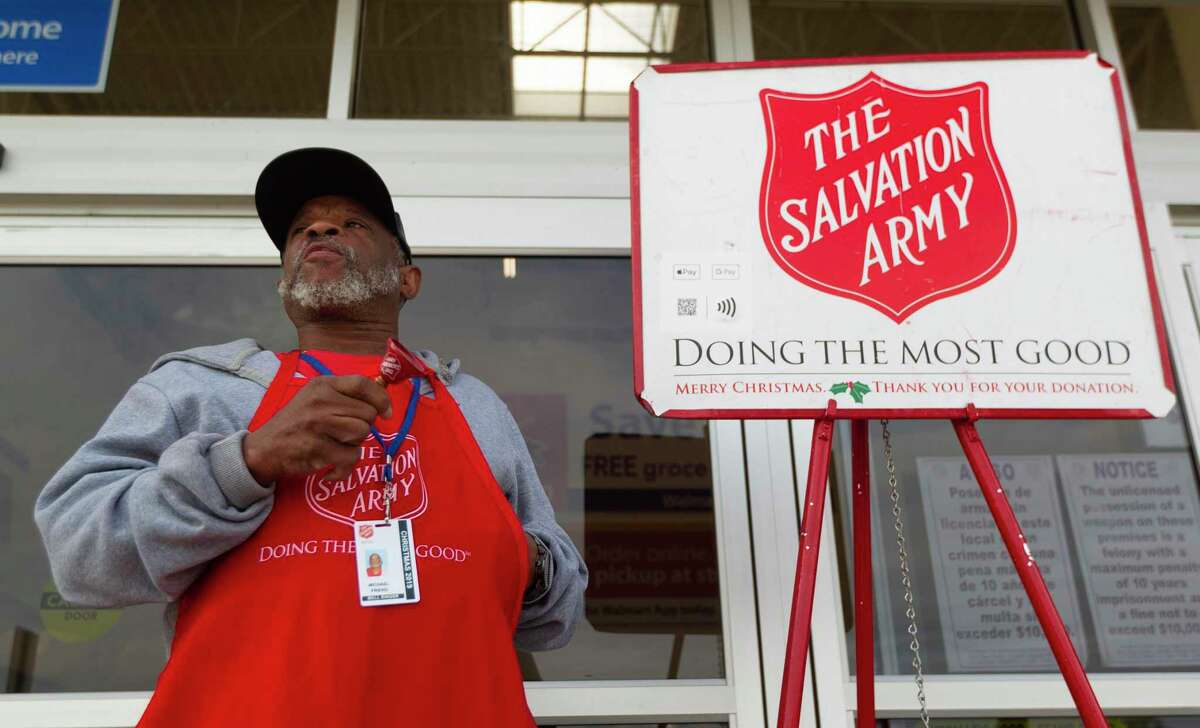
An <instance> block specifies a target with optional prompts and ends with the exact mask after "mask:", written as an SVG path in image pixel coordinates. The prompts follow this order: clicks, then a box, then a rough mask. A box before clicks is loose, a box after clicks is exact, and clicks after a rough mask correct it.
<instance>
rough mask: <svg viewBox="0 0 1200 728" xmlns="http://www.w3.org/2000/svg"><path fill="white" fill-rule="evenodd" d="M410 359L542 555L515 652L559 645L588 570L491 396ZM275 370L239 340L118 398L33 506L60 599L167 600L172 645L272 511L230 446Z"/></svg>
mask: <svg viewBox="0 0 1200 728" xmlns="http://www.w3.org/2000/svg"><path fill="white" fill-rule="evenodd" d="M417 353H418V355H419V356H420V357H421V358H422V359H423V360H424V361H425V362H426V363H427V364H429V365H430V366H431V367H432V368H433V369H434V370H435V371H437V372H438V374H439V377H440V378H441V379H442V381H443V382H445V383H446V385H447V389H448V390H449V392H450V394H451V395H452V396H453V397H454V399H455V401H456V402H458V405H459V407H460V408H461V409H462V412H463V415H464V416H465V417H466V420H467V423H468V425H470V428H471V432H472V433H473V434H474V435H475V439H476V440H477V441H478V443H479V446H480V449H481V450H482V451H483V454H484V456H485V457H486V458H487V461H488V464H489V465H490V466H491V469H492V473H493V474H494V475H495V476H496V481H497V482H498V483H499V484H500V487H501V488H502V489H503V491H504V495H505V497H506V498H507V499H508V502H509V504H511V505H512V508H513V511H514V512H515V513H516V514H517V518H518V519H519V520H520V522H521V525H522V526H523V527H524V529H525V530H526V531H527V532H529V533H530V534H531V535H533V536H534V537H535V538H537V539H538V540H539V541H541V542H542V543H543V544H545V545H546V547H547V548H548V549H549V551H550V553H551V555H552V557H553V559H552V562H553V563H552V568H553V572H552V573H553V576H552V580H551V585H550V588H549V589H548V590H546V591H544V592H543V593H541V594H537V595H533V596H532V597H531V598H530V599H529V600H528V601H527V602H526V603H525V605H524V608H523V609H522V611H521V619H520V622H519V624H518V626H517V633H516V637H515V643H516V646H517V647H520V648H521V649H526V650H538V649H551V648H555V647H561V646H562V645H564V644H566V643H567V641H568V640H569V639H570V637H571V633H572V632H573V631H574V628H575V624H576V622H577V621H578V620H579V617H580V615H581V614H582V611H583V591H584V588H585V587H586V586H587V568H586V567H585V566H584V564H583V560H582V559H581V558H580V556H579V552H578V551H577V550H576V548H575V546H574V545H573V544H572V543H571V539H570V537H569V536H567V534H566V533H565V532H564V531H563V530H562V528H561V527H560V526H559V525H558V523H557V522H555V520H554V511H553V509H552V507H551V506H550V502H549V500H548V499H547V498H546V493H545V491H544V490H543V489H542V485H541V482H540V481H539V480H538V476H537V472H536V471H535V470H534V465H533V461H532V459H531V458H530V456H529V450H528V448H527V446H526V444H525V440H524V438H523V437H522V436H521V433H520V431H519V430H518V429H517V424H516V422H515V421H514V420H513V417H512V414H511V413H510V412H509V411H508V408H507V407H506V406H505V405H504V403H503V402H502V401H501V400H500V398H499V397H497V396H496V393H495V392H493V391H492V390H491V389H490V388H489V387H488V386H487V385H486V384H484V383H482V382H480V381H479V380H478V379H475V378H474V377H471V376H468V375H466V374H462V373H460V372H459V371H458V369H459V363H458V360H452V361H449V362H445V363H443V362H439V360H438V358H437V356H436V355H435V354H433V353H431V352H425V351H422V352H417ZM278 369H279V360H278V358H276V356H275V354H274V353H272V352H269V351H264V350H263V349H262V348H261V347H260V346H259V345H258V343H257V342H256V341H254V340H253V339H238V340H237V341H232V342H229V343H227V344H221V345H218V346H206V347H200V348H196V349H189V350H187V351H182V352H176V353H173V354H167V355H166V356H163V357H161V358H160V359H159V360H158V361H156V362H155V363H154V366H152V367H151V368H150V371H149V373H147V374H146V375H145V376H143V377H142V378H141V379H139V380H138V381H137V382H136V383H134V385H133V386H132V387H130V389H129V391H128V392H127V393H126V394H125V396H124V397H123V398H122V399H121V401H120V402H119V403H118V404H117V406H116V409H114V410H113V412H112V414H111V415H109V417H108V419H107V420H106V421H105V423H104V424H103V425H102V426H101V427H100V431H99V432H97V433H96V436H95V437H93V438H92V439H91V440H89V441H88V442H87V443H85V444H84V445H83V447H81V448H80V449H79V451H78V452H76V453H75V455H73V456H72V457H71V459H70V460H68V461H67V463H66V464H65V465H63V466H62V468H61V469H60V470H59V471H58V472H57V473H56V474H55V475H54V477H53V478H51V479H50V482H49V483H47V484H46V487H45V489H44V490H43V491H42V493H41V495H40V496H39V497H38V500H37V504H36V506H35V508H34V519H35V520H36V521H37V525H38V528H39V529H40V530H41V533H42V539H43V540H44V541H45V544H46V551H47V553H48V554H49V556H50V568H51V571H52V572H53V574H54V582H55V584H56V585H57V586H58V589H59V592H60V593H61V594H62V595H63V597H64V598H65V599H66V600H67V601H69V602H72V603H75V604H79V605H86V606H94V607H123V606H128V605H131V604H141V603H146V602H168V603H169V605H168V608H167V611H166V623H167V633H168V640H170V638H171V635H172V633H173V629H174V623H175V614H176V609H175V603H176V600H177V599H178V598H179V597H180V595H182V594H183V593H184V591H186V590H187V588H188V586H189V585H190V584H191V583H192V582H193V581H195V579H196V578H197V577H198V576H199V575H200V573H201V572H202V571H203V570H204V568H205V566H206V565H207V564H208V563H209V562H210V561H212V560H213V559H215V558H217V557H218V556H220V555H222V554H224V553H225V552H226V551H229V550H230V549H232V548H234V547H235V546H237V545H238V544H240V543H242V542H243V541H245V540H246V539H247V538H249V537H250V535H251V534H252V533H254V531H255V530H256V529H257V528H258V527H259V525H261V524H262V522H263V521H264V520H266V518H267V516H268V514H270V512H271V506H272V504H273V503H274V485H273V484H272V485H269V486H266V487H264V486H262V485H260V484H259V483H258V482H257V481H255V480H254V478H253V477H252V476H251V475H250V471H249V470H247V468H246V462H245V460H244V459H243V457H242V439H243V438H244V437H245V436H246V433H247V429H246V428H247V426H248V425H249V423H250V419H251V417H253V415H254V412H255V410H256V409H257V408H258V405H259V402H260V401H261V400H262V397H263V394H264V393H265V392H266V388H267V386H268V385H269V384H270V383H271V380H272V378H274V376H275V372H276V371H277V370H278ZM426 389H427V390H429V389H430V388H429V386H428V384H427V385H426ZM426 393H427V394H428V392H426Z"/></svg>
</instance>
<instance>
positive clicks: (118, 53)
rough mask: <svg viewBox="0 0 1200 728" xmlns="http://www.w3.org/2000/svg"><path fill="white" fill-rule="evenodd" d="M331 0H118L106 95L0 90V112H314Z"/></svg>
mask: <svg viewBox="0 0 1200 728" xmlns="http://www.w3.org/2000/svg"><path fill="white" fill-rule="evenodd" d="M336 6H337V2H336V0H256V2H237V3H229V2H199V3H181V2H173V1H172V0H121V4H120V6H119V11H118V14H117V27H116V34H115V36H114V38H113V47H112V54H111V56H110V59H109V67H108V83H107V85H106V87H105V90H104V92H103V93H0V114H56V115H57V114H64V115H65V114H72V115H80V114H86V115H111V116H318V117H323V116H325V113H326V107H327V105H328V96H329V69H330V59H331V55H332V52H333V28H334V14H335V10H336Z"/></svg>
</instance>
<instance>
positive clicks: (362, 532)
mask: <svg viewBox="0 0 1200 728" xmlns="http://www.w3.org/2000/svg"><path fill="white" fill-rule="evenodd" d="M358 535H359V536H361V537H362V538H371V537H372V536H374V535H375V527H374V526H359V527H358Z"/></svg>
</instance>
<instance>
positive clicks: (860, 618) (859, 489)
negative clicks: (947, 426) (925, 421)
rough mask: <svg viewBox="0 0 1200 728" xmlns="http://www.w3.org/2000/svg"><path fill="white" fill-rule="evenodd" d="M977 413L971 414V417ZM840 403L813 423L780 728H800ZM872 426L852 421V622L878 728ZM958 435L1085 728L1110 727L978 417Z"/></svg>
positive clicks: (870, 721) (865, 714) (866, 724)
mask: <svg viewBox="0 0 1200 728" xmlns="http://www.w3.org/2000/svg"><path fill="white" fill-rule="evenodd" d="M973 410H974V407H970V408H968V413H969V414H970V413H972V412H973ZM833 422H834V404H833V403H832V402H831V403H830V406H829V408H828V409H827V410H826V412H825V416H824V417H821V418H820V419H818V420H816V422H815V423H814V425H813V440H812V452H811V455H810V457H809V463H808V484H807V487H806V488H805V500H804V504H803V512H802V517H801V521H800V547H799V551H800V552H799V554H798V555H797V558H796V584H795V589H794V591H793V592H792V616H791V623H790V624H789V627H788V641H787V652H786V653H785V656H784V667H783V687H782V692H781V694H780V699H779V716H778V720H777V722H776V726H777V728H798V726H799V725H800V703H801V699H802V697H803V691H804V671H805V665H806V663H807V660H808V645H809V637H810V631H811V621H812V604H813V591H814V587H815V586H816V575H817V555H818V549H819V546H820V541H821V519H822V517H823V516H824V512H825V493H826V489H827V487H828V475H829V453H830V446H831V444H832V441H833ZM867 426H868V422H867V420H858V419H856V420H854V421H853V422H852V423H851V431H850V441H851V453H852V457H853V463H852V474H853V486H854V487H853V507H854V516H853V522H854V594H855V602H854V619H855V625H856V630H855V635H856V639H855V658H856V669H855V673H856V675H857V677H858V679H857V691H858V720H857V724H856V725H857V727H858V728H874V725H875V633H874V629H875V622H874V615H873V606H874V604H873V602H874V595H873V592H872V588H871V515H870V482H871V477H870V462H869V460H870V452H869V449H868V446H867ZM954 431H955V433H956V434H957V435H958V440H959V442H960V443H961V444H962V448H963V453H964V454H965V455H966V456H967V462H969V463H970V465H971V470H972V471H973V472H974V473H975V479H976V480H977V481H978V482H979V487H980V490H981V491H982V492H983V497H984V499H985V500H986V501H987V504H988V508H989V509H990V510H991V513H992V518H993V520H995V522H996V526H997V528H998V529H999V530H1000V536H1001V538H1002V539H1003V540H1004V545H1005V547H1006V548H1007V549H1008V553H1009V556H1010V557H1011V558H1012V562H1013V566H1014V567H1015V568H1016V571H1017V574H1018V575H1019V576H1020V577H1021V584H1022V585H1023V586H1024V587H1025V593H1026V594H1028V596H1029V602H1030V604H1031V605H1032V606H1033V609H1034V612H1035V613H1036V614H1037V617H1038V621H1039V622H1040V623H1041V626H1042V631H1043V632H1044V633H1045V635H1046V639H1047V641H1048V642H1049V643H1050V649H1051V651H1052V652H1053V653H1054V658H1055V660H1057V661H1058V667H1059V669H1060V670H1061V671H1062V675H1063V679H1065V680H1066V683H1067V688H1068V689H1069V690H1070V691H1071V697H1072V698H1073V699H1074V700H1075V707H1076V709H1078V711H1079V716H1080V718H1082V720H1083V725H1084V726H1085V728H1106V727H1107V725H1108V723H1107V721H1106V720H1105V718H1104V713H1103V712H1101V710H1100V703H1099V702H1098V701H1097V700H1096V695H1095V693H1094V692H1093V691H1092V686H1091V683H1090V682H1088V678H1087V674H1086V673H1085V672H1084V670H1083V664H1082V663H1081V662H1080V661H1079V656H1078V655H1077V654H1076V653H1075V648H1074V647H1073V646H1072V644H1071V639H1070V636H1069V635H1068V634H1067V628H1066V626H1065V625H1064V624H1063V621H1062V617H1061V616H1060V615H1059V613H1058V610H1057V608H1055V606H1054V600H1053V599H1052V598H1051V596H1050V590H1049V589H1047V588H1046V582H1045V581H1044V580H1043V579H1042V573H1041V571H1039V570H1038V568H1037V564H1036V563H1035V561H1034V559H1033V555H1032V553H1031V552H1030V550H1029V547H1028V545H1027V544H1026V542H1025V534H1024V533H1023V532H1022V531H1021V524H1020V523H1019V522H1018V521H1017V517H1016V514H1014V513H1013V510H1012V506H1011V505H1010V504H1009V502H1008V497H1007V496H1006V495H1005V494H1004V488H1003V486H1002V485H1001V483H1000V479H999V478H998V477H997V476H996V471H995V468H994V467H993V466H992V461H991V459H990V458H989V457H988V454H987V450H986V449H984V447H983V441H982V440H981V439H980V438H979V433H978V431H977V430H976V429H975V423H974V418H973V417H970V418H968V419H964V420H955V421H954Z"/></svg>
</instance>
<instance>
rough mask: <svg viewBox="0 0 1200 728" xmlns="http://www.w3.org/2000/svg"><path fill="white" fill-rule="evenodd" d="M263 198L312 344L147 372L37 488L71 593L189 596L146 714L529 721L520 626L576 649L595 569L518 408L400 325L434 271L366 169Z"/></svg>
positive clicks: (310, 168) (101, 600)
mask: <svg viewBox="0 0 1200 728" xmlns="http://www.w3.org/2000/svg"><path fill="white" fill-rule="evenodd" d="M255 204H256V207H257V209H258V213H259V218H260V219H261V221H262V223H263V226H264V227H265V228H266V230H267V233H268V235H270V237H271V239H272V240H273V241H274V243H275V245H276V247H277V248H279V251H280V255H281V262H282V277H281V280H280V282H279V294H280V296H281V298H282V301H283V306H284V310H285V311H286V313H287V315H288V318H289V319H291V321H292V323H293V324H295V326H296V333H297V338H298V348H297V349H296V350H294V351H291V352H286V353H282V354H276V353H273V352H267V351H263V350H262V349H260V348H259V347H258V345H257V344H255V342H253V341H252V340H250V339H241V340H239V341H235V342H231V343H229V344H224V345H220V346H213V347H202V348H198V349H191V350H189V351H185V352H179V353H175V354H169V355H167V356H164V357H162V358H161V359H159V360H158V361H157V362H156V363H155V364H154V366H153V367H152V368H151V371H150V373H149V374H147V375H146V376H144V377H142V378H141V379H140V380H138V382H137V383H135V384H134V385H133V387H132V388H131V389H130V390H129V392H128V393H127V394H126V396H125V397H124V398H123V399H122V401H121V402H120V403H119V404H118V405H117V407H116V409H115V410H114V411H113V413H112V415H111V416H110V417H109V418H108V420H107V421H106V422H105V423H104V425H103V426H102V427H101V429H100V431H99V433H97V435H96V436H95V438H93V439H92V440H91V441H89V442H88V443H86V444H85V445H84V446H83V447H82V448H81V449H80V450H79V451H78V452H77V453H76V454H75V455H74V456H73V457H72V458H71V460H70V461H68V462H67V463H66V465H64V466H63V468H62V469H61V470H60V471H59V472H58V473H57V474H56V475H55V476H54V478H53V479H51V481H50V482H49V484H47V486H46V488H45V490H44V491H43V493H42V494H41V496H40V497H39V499H38V502H37V506H36V510H35V518H36V520H37V523H38V526H39V528H40V529H41V531H42V535H43V538H44V540H45V543H46V549H47V551H48V553H49V555H50V563H51V568H52V570H53V573H54V578H55V582H56V584H57V585H58V588H59V591H60V592H61V593H62V594H63V596H64V597H65V598H66V599H68V600H70V601H71V602H73V603H78V604H83V605H91V606H104V607H118V606H125V605H129V604H137V603H143V602H153V601H165V602H169V606H168V609H167V622H168V630H169V631H173V639H172V642H171V656H170V659H169V660H168V662H167V665H166V667H165V668H164V669H163V672H162V675H161V676H160V677H159V681H158V685H157V687H156V690H155V694H154V697H153V699H152V700H151V702H150V705H149V706H148V708H147V710H146V713H145V715H144V716H143V718H142V721H141V723H140V725H146V726H217V725H254V726H285V725H287V726H309V725H312V726H333V725H344V724H363V725H365V724H368V723H372V724H381V725H389V726H483V725H487V726H500V727H507V726H530V725H532V719H531V718H530V715H529V711H528V708H527V707H526V705H525V700H524V692H523V689H522V685H521V676H520V671H519V669H518V666H517V660H516V655H515V651H514V642H515V644H516V645H517V646H519V647H522V648H524V649H547V648H553V647H559V646H561V645H563V644H565V643H566V642H567V640H568V639H569V638H570V636H571V633H572V631H573V629H574V625H575V623H576V621H577V620H578V618H579V616H580V613H581V611H582V597H583V591H584V587H585V586H586V583H587V571H586V569H585V567H584V565H583V563H582V560H581V559H580V557H579V553H578V551H577V550H576V549H575V547H574V546H573V545H572V544H571V541H570V539H569V538H568V537H567V535H566V534H565V533H564V532H563V531H562V529H561V528H560V527H559V526H558V525H557V524H556V523H555V521H554V514H553V511H552V509H551V507H550V504H549V502H548V500H547V498H546V495H545V493H544V491H543V490H542V487H541V484H540V483H539V481H538V478H537V474H536V472H535V471H534V467H533V463H532V461H531V459H530V457H529V452H528V449H527V448H526V445H525V442H524V440H523V439H522V437H521V435H520V432H519V431H518V429H517V426H516V423H515V422H514V421H513V418H512V416H511V414H510V413H509V412H508V409H507V408H506V407H505V406H504V404H503V403H502V402H501V401H500V400H499V399H498V398H497V397H496V395H495V394H494V393H493V392H492V391H491V390H490V389H489V388H488V387H487V386H486V385H484V384H482V383H481V382H479V381H478V380H476V379H474V378H472V377H469V376H467V375H465V374H462V373H460V372H459V371H458V362H457V361H450V362H446V363H443V362H441V361H439V360H438V358H437V357H436V356H435V355H433V354H432V353H429V352H421V353H420V354H419V355H418V356H412V355H410V354H408V352H407V350H405V349H403V347H400V346H399V345H398V344H397V343H396V342H394V340H392V339H393V337H396V336H397V319H398V313H399V311H400V309H401V307H402V306H403V305H404V303H405V302H406V301H407V300H409V299H411V298H413V297H415V296H416V295H417V293H418V292H419V290H420V286H421V271H420V269H419V268H417V267H416V266H414V265H412V260H411V253H410V251H409V248H408V244H407V242H406V240H405V237H404V231H403V228H402V227H401V225H400V220H399V217H398V216H397V215H396V214H395V211H394V210H393V208H392V202H391V196H390V195H389V194H388V192H387V189H386V187H385V186H384V183H383V181H382V180H381V179H380V178H379V176H378V175H377V174H376V173H375V172H374V170H372V169H371V168H370V167H369V166H368V165H367V164H366V163H365V162H363V161H362V160H361V159H359V158H357V157H355V156H354V155H351V154H349V153H346V152H341V151H337V150H332V149H302V150H296V151H293V152H288V153H286V154H284V155H282V156H280V157H278V158H277V159H275V160H274V161H273V162H271V163H270V164H269V165H267V167H266V168H265V169H264V170H263V172H262V175H261V176H260V178H259V181H258V186H257V189H256V191H255ZM385 352H391V355H393V358H389V359H388V360H387V361H388V362H389V364H388V367H385V370H386V371H387V372H389V373H393V372H394V371H395V370H396V369H399V370H400V376H399V377H398V378H397V379H396V380H395V381H388V379H387V378H380V379H378V380H376V377H377V376H378V375H379V374H380V372H381V363H382V361H383V359H384V354H385ZM418 357H419V358H418ZM380 382H383V383H382V384H381V383H380ZM368 547H369V548H370V549H371V551H370V552H368V550H367V549H368ZM367 553H371V554H372V557H373V558H372V559H371V560H370V562H368V561H367V560H366V557H365V554H367ZM380 553H383V554H385V555H386V559H387V560H388V562H389V567H388V569H387V570H377V569H375V566H376V559H379V563H380V564H382V558H380V556H379V554H380ZM359 559H362V560H361V561H360V560H359ZM369 570H370V571H371V573H369V574H368V573H367V572H368V571H369ZM397 573H398V574H400V576H390V575H392V574H397ZM376 605H379V606H376Z"/></svg>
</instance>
